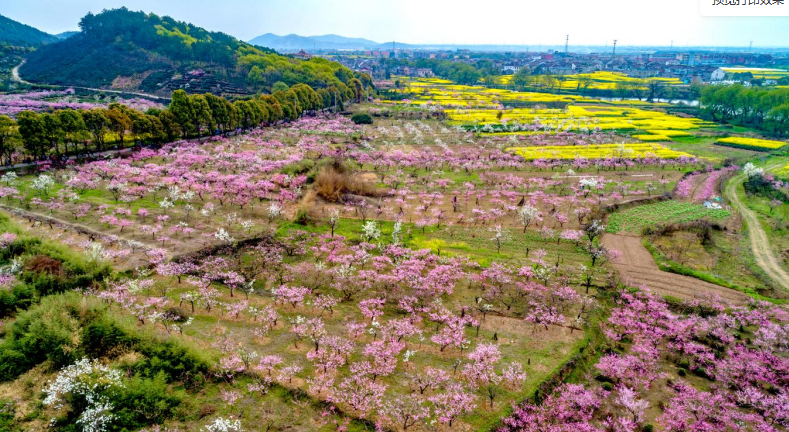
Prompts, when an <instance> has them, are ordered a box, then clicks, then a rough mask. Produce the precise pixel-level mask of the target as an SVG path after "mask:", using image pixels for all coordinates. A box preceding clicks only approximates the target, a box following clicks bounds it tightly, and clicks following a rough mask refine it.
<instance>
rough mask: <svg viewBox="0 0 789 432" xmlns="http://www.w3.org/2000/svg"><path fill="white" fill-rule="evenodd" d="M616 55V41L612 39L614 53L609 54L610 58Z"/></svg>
mask: <svg viewBox="0 0 789 432" xmlns="http://www.w3.org/2000/svg"><path fill="white" fill-rule="evenodd" d="M615 55H616V39H614V51H612V52H611V58H613V57H614V56H615Z"/></svg>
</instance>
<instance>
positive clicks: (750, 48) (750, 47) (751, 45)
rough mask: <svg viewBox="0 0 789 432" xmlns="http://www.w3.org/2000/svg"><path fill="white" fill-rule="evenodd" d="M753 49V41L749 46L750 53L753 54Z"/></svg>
mask: <svg viewBox="0 0 789 432" xmlns="http://www.w3.org/2000/svg"><path fill="white" fill-rule="evenodd" d="M752 48H753V41H751V43H749V44H748V52H752Z"/></svg>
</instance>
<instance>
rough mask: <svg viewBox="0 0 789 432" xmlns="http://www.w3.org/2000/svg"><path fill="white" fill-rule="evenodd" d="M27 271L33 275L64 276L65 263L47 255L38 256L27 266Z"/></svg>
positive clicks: (31, 259) (29, 261)
mask: <svg viewBox="0 0 789 432" xmlns="http://www.w3.org/2000/svg"><path fill="white" fill-rule="evenodd" d="M25 270H27V271H29V272H32V273H39V274H40V273H47V274H51V275H55V276H63V274H64V272H63V263H61V262H60V261H58V260H56V259H52V258H50V257H48V256H46V255H36V256H34V257H32V258H30V259H29V260H28V261H27V263H26V264H25Z"/></svg>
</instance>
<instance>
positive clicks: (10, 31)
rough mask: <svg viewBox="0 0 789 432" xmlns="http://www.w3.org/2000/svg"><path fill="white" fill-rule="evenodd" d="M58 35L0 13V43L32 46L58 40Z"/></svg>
mask: <svg viewBox="0 0 789 432" xmlns="http://www.w3.org/2000/svg"><path fill="white" fill-rule="evenodd" d="M57 40H58V38H57V37H55V36H52V35H51V34H47V33H44V32H42V31H41V30H38V29H35V28H33V27H30V26H29V25H25V24H22V23H19V22H16V21H14V20H12V19H9V18H7V17H4V16H2V15H0V43H4V44H8V45H17V46H31V45H40V44H46V43H52V42H56V41H57Z"/></svg>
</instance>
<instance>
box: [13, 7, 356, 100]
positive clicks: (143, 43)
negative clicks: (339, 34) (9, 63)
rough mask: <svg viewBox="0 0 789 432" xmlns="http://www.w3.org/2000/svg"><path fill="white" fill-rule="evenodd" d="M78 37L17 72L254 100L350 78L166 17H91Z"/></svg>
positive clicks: (118, 13) (121, 13)
mask: <svg viewBox="0 0 789 432" xmlns="http://www.w3.org/2000/svg"><path fill="white" fill-rule="evenodd" d="M79 26H80V29H81V31H80V32H79V33H77V34H75V35H73V36H71V37H68V38H67V39H63V40H61V41H60V42H58V43H56V44H51V45H44V46H43V47H41V48H39V49H37V50H36V51H35V52H33V53H32V54H30V55H29V56H28V58H27V61H26V62H25V64H24V65H22V67H21V68H20V70H19V72H20V75H21V76H22V78H23V79H25V80H27V81H31V82H39V83H48V84H61V85H74V86H82V87H91V88H111V89H115V90H124V91H144V92H148V93H156V94H160V95H169V94H170V92H172V91H173V90H175V89H179V88H183V89H185V90H187V91H188V92H190V93H203V92H211V93H216V94H225V95H233V94H239V95H244V94H252V93H256V92H260V91H270V90H271V88H272V86H273V85H274V84H275V83H276V82H278V81H282V82H284V83H285V84H287V85H289V86H290V85H294V84H298V83H306V84H309V85H310V86H312V87H313V88H315V89H320V88H322V87H327V86H330V85H335V86H337V87H342V86H344V84H345V83H347V82H349V80H350V79H352V78H353V73H352V72H351V71H350V70H349V69H347V68H345V67H343V66H342V65H340V64H339V63H335V62H329V61H326V60H324V59H317V58H316V59H310V60H298V59H286V58H284V57H283V56H281V55H279V54H277V53H276V51H274V50H271V49H268V48H261V47H255V46H252V45H250V44H248V43H246V42H243V41H240V40H238V39H236V38H234V37H232V36H229V35H227V34H224V33H219V32H211V31H208V30H205V29H203V28H200V27H197V26H194V25H192V24H189V23H185V22H182V21H176V20H174V19H173V18H170V17H167V16H162V17H160V16H158V15H155V14H149V13H143V12H132V11H129V10H128V9H126V8H120V9H113V10H105V11H103V12H102V13H100V14H97V15H93V14H90V13H89V14H88V15H86V16H85V17H83V18H82V20H81V21H80V23H79Z"/></svg>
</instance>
